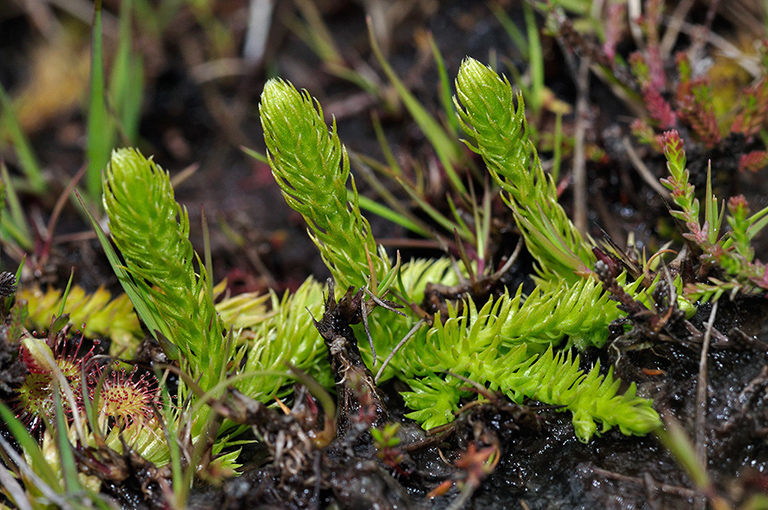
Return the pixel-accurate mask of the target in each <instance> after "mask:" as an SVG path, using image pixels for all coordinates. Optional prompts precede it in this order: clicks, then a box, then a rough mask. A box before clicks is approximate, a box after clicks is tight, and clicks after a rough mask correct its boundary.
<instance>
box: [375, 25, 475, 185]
mask: <svg viewBox="0 0 768 510" xmlns="http://www.w3.org/2000/svg"><path fill="white" fill-rule="evenodd" d="M368 38H369V39H370V42H371V49H372V50H373V54H374V55H375V56H376V60H378V62H379V64H380V65H381V67H382V69H383V70H384V73H385V74H386V75H387V78H389V81H390V82H391V83H392V86H394V87H395V90H396V91H397V94H398V96H400V99H401V100H402V101H403V104H404V105H405V107H406V108H407V109H408V112H410V114H411V116H412V117H413V120H414V121H416V124H418V125H419V127H420V128H421V130H422V132H423V133H424V135H425V136H426V137H427V139H428V140H429V141H430V143H431V144H432V147H433V148H434V149H435V153H436V154H437V157H438V159H439V160H440V163H442V165H443V168H444V169H445V173H446V175H447V176H448V180H449V181H450V183H451V185H452V186H453V187H454V189H455V190H456V191H458V192H460V193H463V194H466V193H467V189H466V187H465V186H464V183H462V182H461V179H460V178H459V175H458V174H457V173H456V169H455V168H454V165H455V164H457V163H459V162H460V161H461V158H462V156H461V148H460V147H459V144H458V142H457V141H456V140H455V139H452V138H451V137H450V135H449V134H448V133H447V132H446V131H445V130H444V129H443V127H442V126H441V125H440V124H439V123H438V122H437V121H436V120H435V119H434V117H432V115H430V114H429V112H427V110H426V109H425V108H424V107H423V106H422V105H421V103H419V101H418V100H417V99H416V97H414V95H413V94H411V91H410V90H408V87H406V86H405V84H404V83H403V82H402V81H401V80H400V78H399V77H398V76H397V74H396V73H395V71H394V69H392V66H391V65H389V62H387V59H386V58H384V55H383V54H382V53H381V49H380V48H379V44H378V42H377V41H376V37H375V36H374V34H373V29H372V28H371V26H370V24H369V26H368Z"/></svg>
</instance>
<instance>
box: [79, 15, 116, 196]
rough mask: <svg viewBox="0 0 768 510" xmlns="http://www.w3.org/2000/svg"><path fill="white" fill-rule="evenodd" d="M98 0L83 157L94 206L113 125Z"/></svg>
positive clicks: (89, 193) (94, 16) (88, 189)
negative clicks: (105, 85) (105, 79)
mask: <svg viewBox="0 0 768 510" xmlns="http://www.w3.org/2000/svg"><path fill="white" fill-rule="evenodd" d="M101 35H102V26H101V0H96V3H95V5H94V10H93V33H92V40H91V90H90V105H89V108H88V142H87V145H86V149H85V154H86V157H87V159H88V171H87V173H86V176H85V185H86V190H87V193H88V199H89V200H90V201H91V202H92V203H93V204H95V203H97V202H98V199H99V197H100V196H101V172H102V170H103V169H104V168H105V167H106V165H107V161H109V152H110V151H111V150H112V138H113V125H112V123H111V121H110V119H109V115H108V113H107V103H106V95H105V94H106V91H105V88H104V48H103V45H102V40H101Z"/></svg>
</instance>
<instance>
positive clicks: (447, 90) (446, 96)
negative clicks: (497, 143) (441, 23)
mask: <svg viewBox="0 0 768 510" xmlns="http://www.w3.org/2000/svg"><path fill="white" fill-rule="evenodd" d="M427 40H428V41H429V47H430V48H431V49H432V56H433V58H434V59H435V64H436V65H437V75H438V77H439V78H440V94H439V97H440V104H441V105H442V107H443V113H445V120H446V122H448V126H449V127H450V128H451V133H453V135H454V136H456V137H458V135H459V133H460V132H461V124H460V123H459V117H458V115H456V109H455V108H454V107H453V89H452V88H451V79H450V78H449V77H448V71H447V70H446V69H445V61H444V60H443V55H442V53H440V49H439V48H438V47H437V44H436V43H435V37H434V36H433V35H432V32H429V33H428V34H427Z"/></svg>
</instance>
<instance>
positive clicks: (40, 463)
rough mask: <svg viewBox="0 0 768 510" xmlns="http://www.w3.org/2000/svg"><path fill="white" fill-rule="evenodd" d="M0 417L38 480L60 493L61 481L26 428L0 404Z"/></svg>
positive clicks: (61, 490)
mask: <svg viewBox="0 0 768 510" xmlns="http://www.w3.org/2000/svg"><path fill="white" fill-rule="evenodd" d="M0 417H2V419H3V423H4V424H5V425H6V427H8V430H10V432H11V434H13V437H14V438H15V439H16V441H17V442H18V443H19V446H21V448H22V450H24V452H25V453H26V454H27V455H28V456H29V459H30V462H31V466H32V468H33V471H35V473H37V475H38V476H40V478H42V479H43V480H45V482H46V483H47V484H48V485H49V486H50V487H51V489H53V490H54V491H55V492H58V493H61V492H63V490H64V487H63V486H62V485H61V483H60V482H61V479H60V478H59V476H58V475H57V474H56V473H55V472H54V471H53V468H51V466H50V464H48V461H47V460H46V459H45V455H44V454H43V451H42V450H41V449H40V445H39V444H38V443H37V440H36V439H35V438H34V437H32V435H31V434H30V433H29V431H28V430H27V426H26V425H25V424H23V423H22V422H21V421H19V419H18V418H16V416H15V415H14V414H13V411H11V410H10V409H9V408H8V406H6V405H5V403H3V402H0Z"/></svg>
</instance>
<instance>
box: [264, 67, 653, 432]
mask: <svg viewBox="0 0 768 510" xmlns="http://www.w3.org/2000/svg"><path fill="white" fill-rule="evenodd" d="M457 88H458V97H459V99H458V100H457V101H460V103H457V104H460V105H461V108H460V115H461V117H462V121H463V124H464V126H465V129H466V130H467V131H468V132H469V134H470V135H471V136H472V137H473V138H474V139H475V140H476V143H477V147H476V150H477V151H478V152H480V153H481V154H482V155H483V157H484V159H485V160H486V164H487V166H488V167H489V169H490V171H491V174H492V175H493V176H494V177H495V178H496V179H497V180H498V182H499V184H500V185H501V186H502V188H503V189H504V190H505V192H506V193H507V198H506V200H507V203H508V204H509V205H510V207H511V208H512V209H513V211H514V213H515V217H516V219H517V220H518V224H519V225H520V226H521V229H522V230H523V231H524V233H525V234H524V236H525V240H526V243H527V245H528V248H529V251H531V253H533V254H534V256H535V257H536V258H537V259H538V261H539V264H540V270H541V271H540V272H541V277H540V279H539V280H540V284H541V285H542V287H540V289H539V290H537V291H535V292H534V293H533V294H532V295H531V296H530V297H528V299H527V300H525V299H523V296H522V291H521V289H518V292H517V293H516V294H515V296H514V297H513V296H510V295H509V294H504V295H502V296H501V297H500V298H491V299H490V300H488V301H487V303H485V304H484V306H483V307H482V308H481V309H480V310H479V311H478V310H477V308H476V307H475V305H474V303H473V302H472V301H471V300H467V301H466V302H465V303H464V305H465V306H463V307H461V310H460V309H459V307H451V306H449V307H448V316H447V317H435V318H434V319H433V320H432V321H431V322H432V324H433V326H432V327H431V328H419V327H418V326H419V323H418V320H419V319H421V317H420V316H418V315H413V316H409V317H405V318H400V317H393V316H391V315H392V314H387V313H386V312H385V311H382V310H377V311H375V312H374V313H373V314H371V316H370V317H369V324H370V329H371V336H372V338H373V343H374V345H375V347H376V351H377V352H379V353H381V352H385V353H386V352H390V351H391V350H392V349H393V348H394V342H397V339H399V338H403V337H405V336H406V333H408V332H409V331H410V330H413V329H415V332H414V333H412V335H413V336H412V338H411V339H410V341H409V342H408V343H407V345H406V346H405V347H404V348H403V349H402V350H401V351H400V352H398V353H395V355H394V357H393V358H392V360H391V363H390V365H391V366H392V368H393V370H392V371H391V372H389V373H388V375H390V376H396V377H399V378H401V379H403V380H404V381H405V382H407V383H408V384H409V385H410V386H411V388H412V391H409V392H405V393H404V394H403V396H404V398H405V399H406V404H407V405H408V406H409V407H410V408H411V409H413V412H412V413H411V414H410V415H409V416H410V417H412V418H415V419H416V420H418V421H419V422H421V423H422V424H424V426H425V427H432V426H436V425H441V424H444V423H447V422H449V421H451V420H452V419H453V416H454V413H455V412H456V411H457V410H458V406H459V402H460V399H461V397H462V396H468V393H467V392H466V390H463V386H464V383H463V381H462V380H461V379H458V378H455V377H452V376H450V375H446V373H445V372H446V371H453V372H455V373H457V375H460V376H464V377H467V378H469V379H473V380H475V381H477V382H479V383H481V384H486V385H488V386H489V387H490V388H492V389H494V390H497V389H498V390H500V391H502V392H504V393H506V394H507V395H509V396H510V397H511V398H513V399H515V400H517V401H520V400H521V399H523V398H525V397H530V398H537V399H540V400H542V401H544V402H547V403H551V404H557V405H565V406H567V407H568V408H569V409H570V410H571V411H573V412H574V423H575V425H576V427H577V435H578V437H579V438H580V439H582V440H585V441H586V440H588V439H589V438H591V437H592V436H593V435H594V433H595V432H596V431H597V425H596V421H599V422H601V423H602V430H607V429H608V428H610V427H611V426H614V425H618V426H619V427H620V429H621V430H622V432H624V433H627V434H630V433H636V434H645V433H647V432H648V431H650V430H652V429H653V428H655V427H657V426H659V423H660V422H659V418H658V415H657V414H656V412H655V411H654V410H653V408H652V407H651V405H650V402H649V401H648V400H646V399H642V398H638V397H636V396H635V393H634V387H631V388H630V390H629V391H627V392H626V394H624V395H621V394H618V389H619V383H618V382H617V381H615V380H614V379H613V377H612V375H611V374H610V373H609V374H608V375H607V376H606V377H605V378H604V377H603V376H600V375H599V367H595V368H594V369H593V370H592V371H590V372H589V374H586V373H584V372H582V371H580V370H579V369H578V360H577V358H575V357H573V356H572V355H571V354H567V353H564V352H558V353H557V354H555V353H554V351H553V350H552V345H554V344H557V343H559V342H560V341H561V340H562V339H563V338H564V337H565V336H566V335H571V339H572V340H573V342H574V344H578V345H581V346H586V345H602V343H604V341H605V339H606V337H607V326H608V324H609V323H610V322H611V321H612V320H614V319H616V318H618V317H619V316H620V312H619V311H618V310H617V309H616V307H615V305H614V304H613V303H612V302H610V301H609V300H608V297H607V296H605V295H604V293H603V292H602V291H601V289H600V286H599V284H598V283H597V282H596V281H595V280H592V279H584V277H585V276H586V277H589V275H590V274H591V270H590V266H591V264H592V263H593V262H594V260H595V257H594V255H593V254H592V252H591V250H590V248H589V246H588V245H587V243H586V242H585V241H584V240H583V239H582V237H581V236H580V235H579V234H578V232H577V231H576V229H575V228H574V227H573V225H572V224H571V223H570V220H568V218H567V216H566V215H565V213H564V211H563V210H562V208H561V207H560V206H559V205H558V204H557V201H556V190H555V186H554V184H553V182H552V181H551V180H549V179H548V178H547V177H546V176H545V174H544V173H543V170H542V169H541V165H540V162H539V160H538V156H537V153H536V151H535V149H534V148H533V146H532V145H531V143H530V140H529V138H528V132H527V127H526V122H525V114H524V108H523V104H522V100H521V99H520V98H519V97H518V98H517V99H518V106H517V109H514V102H515V99H516V98H515V94H514V93H513V91H512V88H511V86H510V85H509V83H508V82H506V81H504V80H502V79H501V78H499V76H498V75H496V73H494V72H493V71H492V70H490V69H488V68H486V67H485V66H482V65H481V64H479V63H478V62H476V61H473V60H469V59H468V60H467V61H465V63H464V64H463V65H462V69H461V71H460V72H459V78H458V79H457ZM320 112H321V110H320V108H319V107H318V106H316V105H315V103H313V101H312V100H311V98H310V97H309V96H308V94H307V93H306V92H304V93H300V92H298V91H296V90H295V89H294V88H293V86H292V85H290V84H288V83H286V82H283V81H280V80H272V81H270V82H269V83H267V85H266V86H265V90H264V94H263V95H262V119H263V124H264V131H265V140H266V142H267V148H268V151H269V152H268V156H269V158H270V162H271V164H272V167H273V172H274V173H275V176H276V178H277V180H278V182H279V183H280V185H281V187H282V188H283V190H284V193H285V194H286V195H287V198H288V203H289V204H290V205H291V206H294V207H296V206H298V208H297V210H299V211H300V212H302V214H304V216H305V218H307V221H308V223H309V225H310V230H313V233H314V232H315V229H316V228H317V227H316V224H317V220H316V219H315V218H313V217H312V216H311V214H319V215H323V214H328V208H323V207H322V204H323V203H325V202H327V201H328V199H327V198H326V197H327V196H328V195H333V196H335V197H338V198H337V199H336V200H334V202H333V203H334V209H335V210H336V211H337V212H338V213H340V214H341V215H342V216H347V215H349V211H350V210H352V211H355V217H357V215H358V214H359V212H357V208H356V192H355V191H354V190H353V192H352V193H351V194H349V196H350V197H352V198H351V200H350V204H346V202H344V201H343V200H345V199H346V197H347V196H348V194H347V193H346V192H345V191H342V190H341V186H342V184H343V183H344V182H345V181H346V178H347V177H346V176H347V171H346V170H345V169H346V163H345V162H344V160H343V157H341V156H337V157H322V154H323V153H321V154H314V155H313V154H311V153H307V151H308V150H312V149H313V148H315V150H318V148H324V147H328V146H332V147H333V148H334V151H335V152H336V153H338V154H344V149H343V148H342V147H341V145H340V142H339V141H338V136H337V135H336V131H335V127H331V129H330V131H329V128H328V127H327V126H326V125H325V124H324V122H322V115H321V113H320ZM302 117H304V118H302ZM275 118H277V119H280V122H279V123H277V122H275V120H274V119H275ZM499 133H501V134H499ZM305 140H310V141H311V144H310V143H309V142H305ZM316 141H319V142H316ZM286 154H288V155H286ZM300 160H306V162H304V163H300V164H299V163H295V162H296V161H300ZM310 162H312V163H310ZM339 168H341V173H339V172H340V170H339ZM308 172H309V173H308ZM317 174H321V175H326V176H330V177H334V176H338V175H340V176H341V177H340V178H337V182H334V183H333V188H331V186H330V185H328V184H326V183H329V182H333V181H332V180H328V177H314V178H312V179H310V178H309V177H308V176H316V175H317ZM310 180H311V182H312V183H314V185H313V186H307V185H306V183H308V182H310ZM324 184H325V185H326V187H323V185H324ZM320 199H322V200H323V201H322V202H320V201H319V200H320ZM316 200H318V204H319V205H318V206H316V209H314V210H313V209H312V207H313V206H312V205H311V204H313V203H314V201H316ZM321 217H322V216H321ZM323 221H327V220H325V219H323ZM343 221H345V220H342V221H341V222H343ZM341 222H340V223H341ZM355 224H358V225H363V224H364V225H366V226H367V222H364V220H362V219H360V220H356V222H355ZM323 233H324V234H325V236H324V237H323V240H322V243H318V245H319V247H320V249H321V252H322V253H323V254H324V257H325V258H326V260H328V256H327V255H326V253H328V252H331V253H334V254H336V257H337V258H338V259H341V260H350V259H353V260H354V259H355V258H356V257H358V258H359V259H360V262H358V263H357V265H356V271H359V272H362V271H364V270H365V267H366V265H367V266H368V267H372V264H371V263H368V264H364V260H365V259H362V257H361V255H360V253H361V251H362V250H360V248H358V247H357V246H350V243H349V241H348V238H349V234H348V232H344V233H343V234H342V233H337V232H334V231H333V230H331V229H327V230H325V231H324V232H323ZM314 237H315V239H317V234H315V236H314ZM358 239H365V240H366V241H365V242H366V243H370V245H372V246H375V244H374V243H375V241H374V240H373V237H372V236H370V233H369V230H368V229H366V230H365V232H364V234H358ZM316 242H317V241H316ZM358 244H362V243H361V242H360V241H358ZM373 251H374V250H373V248H372V247H369V248H367V250H366V251H365V253H367V254H370V253H372V252H373ZM381 253H382V256H383V252H381ZM412 264H413V267H412ZM329 267H330V268H331V270H332V272H333V274H334V276H336V275H337V274H338V270H339V266H338V265H335V266H334V265H332V264H329ZM432 267H437V265H435V266H432ZM445 267H446V266H443V269H445ZM416 268H417V269H418V270H420V271H424V272H427V271H429V269H430V265H429V264H428V265H426V266H425V265H424V263H423V262H405V263H403V264H402V266H401V267H400V269H399V271H398V274H399V277H400V280H399V281H400V289H399V290H400V292H401V296H400V297H401V299H403V300H404V303H403V304H405V305H407V306H408V308H409V309H414V307H415V308H418V307H417V304H418V302H419V301H411V300H412V299H414V298H415V299H419V298H421V297H423V294H422V293H423V290H421V291H420V292H418V291H415V289H413V288H410V289H409V288H407V287H408V286H407V285H406V284H405V283H404V281H405V280H408V281H410V282H419V281H424V280H425V279H424V278H422V277H420V276H418V275H414V274H412V273H411V271H412V270H413V269H416ZM417 273H418V271H417ZM431 273H432V276H436V277H439V279H437V280H436V281H433V283H436V284H442V285H446V284H450V283H448V282H451V281H455V280H456V276H457V275H453V274H451V273H450V272H446V271H442V274H441V271H439V270H438V271H432V272H431ZM403 275H409V276H407V277H406V278H403ZM448 275H450V277H447V276H448ZM360 280H362V281H365V280H366V278H365V273H362V274H361V278H360ZM559 280H562V281H559ZM341 281H342V282H349V280H348V279H347V278H344V279H342V280H341ZM547 317H552V319H553V320H552V321H548V320H547V319H546V318H547ZM542 318H544V320H543V321H542ZM369 359H370V358H369Z"/></svg>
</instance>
